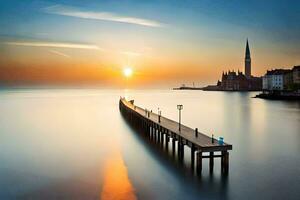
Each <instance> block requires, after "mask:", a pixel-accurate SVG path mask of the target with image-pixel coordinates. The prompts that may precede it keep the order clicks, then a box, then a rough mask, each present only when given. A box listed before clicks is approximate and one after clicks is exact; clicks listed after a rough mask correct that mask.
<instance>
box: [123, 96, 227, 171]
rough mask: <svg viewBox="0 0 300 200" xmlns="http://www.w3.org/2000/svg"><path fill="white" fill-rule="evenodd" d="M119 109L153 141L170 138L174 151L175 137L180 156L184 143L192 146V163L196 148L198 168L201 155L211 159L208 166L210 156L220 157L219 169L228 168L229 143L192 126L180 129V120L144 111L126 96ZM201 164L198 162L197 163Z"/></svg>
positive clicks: (182, 126)
mask: <svg viewBox="0 0 300 200" xmlns="http://www.w3.org/2000/svg"><path fill="white" fill-rule="evenodd" d="M119 107H120V111H121V112H122V113H123V114H124V115H125V117H127V118H128V119H129V121H131V123H132V124H133V125H135V126H138V127H141V128H142V129H144V130H145V131H146V134H148V135H149V137H150V139H151V138H154V139H155V140H156V141H158V142H161V143H164V140H165V142H166V145H168V141H169V139H170V138H172V144H173V151H174V148H175V141H177V148H178V150H177V152H178V155H179V157H183V154H184V148H183V146H184V145H187V146H189V147H190V148H191V159H192V164H193V163H194V158H195V152H196V153H197V162H198V163H197V168H198V169H200V170H201V169H202V158H209V159H210V167H211V168H213V158H215V157H220V158H221V166H222V171H225V172H227V171H228V166H229V154H228V152H227V151H228V150H232V145H230V144H227V143H223V144H219V143H218V140H216V139H213V138H211V137H209V136H207V135H205V134H203V133H201V132H198V130H196V129H192V128H190V127H187V126H185V125H182V124H181V129H180V130H179V123H178V122H176V121H174V120H171V119H168V118H166V117H163V116H159V115H158V114H155V113H153V112H150V111H147V110H145V109H143V108H141V107H139V106H136V105H134V102H133V101H127V100H126V99H125V98H120V102H119ZM218 151H219V152H221V154H220V155H214V152H218ZM204 152H209V155H207V156H205V155H202V153H204ZM200 164H201V166H199V165H200Z"/></svg>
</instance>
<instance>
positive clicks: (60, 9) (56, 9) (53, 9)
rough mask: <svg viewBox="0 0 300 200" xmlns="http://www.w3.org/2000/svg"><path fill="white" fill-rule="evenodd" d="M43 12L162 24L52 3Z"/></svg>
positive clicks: (141, 23) (143, 23) (124, 21)
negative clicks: (52, 4)
mask: <svg viewBox="0 0 300 200" xmlns="http://www.w3.org/2000/svg"><path fill="white" fill-rule="evenodd" d="M43 10H44V12H46V13H50V14H56V15H64V16H70V17H78V18H84V19H95V20H105V21H114V22H122V23H129V24H136V25H141V26H150V27H162V26H163V24H162V23H160V22H158V21H154V20H149V19H143V18H136V17H129V16H122V15H119V14H116V13H111V12H89V11H82V10H79V9H78V8H74V7H67V6H62V5H54V6H50V7H47V8H44V9H43Z"/></svg>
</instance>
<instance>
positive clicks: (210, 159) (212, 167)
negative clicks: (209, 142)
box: [209, 152, 214, 172]
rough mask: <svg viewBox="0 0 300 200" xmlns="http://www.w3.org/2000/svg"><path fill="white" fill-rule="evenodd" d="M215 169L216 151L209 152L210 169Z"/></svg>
mask: <svg viewBox="0 0 300 200" xmlns="http://www.w3.org/2000/svg"><path fill="white" fill-rule="evenodd" d="M213 170H214V152H209V171H210V172H212V171H213Z"/></svg>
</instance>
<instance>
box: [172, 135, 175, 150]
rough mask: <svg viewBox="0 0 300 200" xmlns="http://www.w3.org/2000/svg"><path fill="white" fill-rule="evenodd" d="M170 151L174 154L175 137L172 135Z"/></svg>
mask: <svg viewBox="0 0 300 200" xmlns="http://www.w3.org/2000/svg"><path fill="white" fill-rule="evenodd" d="M172 152H173V155H174V154H175V137H174V136H173V137H172Z"/></svg>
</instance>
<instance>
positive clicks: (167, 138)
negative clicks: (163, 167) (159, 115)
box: [165, 130, 170, 150]
mask: <svg viewBox="0 0 300 200" xmlns="http://www.w3.org/2000/svg"><path fill="white" fill-rule="evenodd" d="M165 135H166V149H167V150H168V149H169V140H170V139H169V135H168V130H166V134H165Z"/></svg>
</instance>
